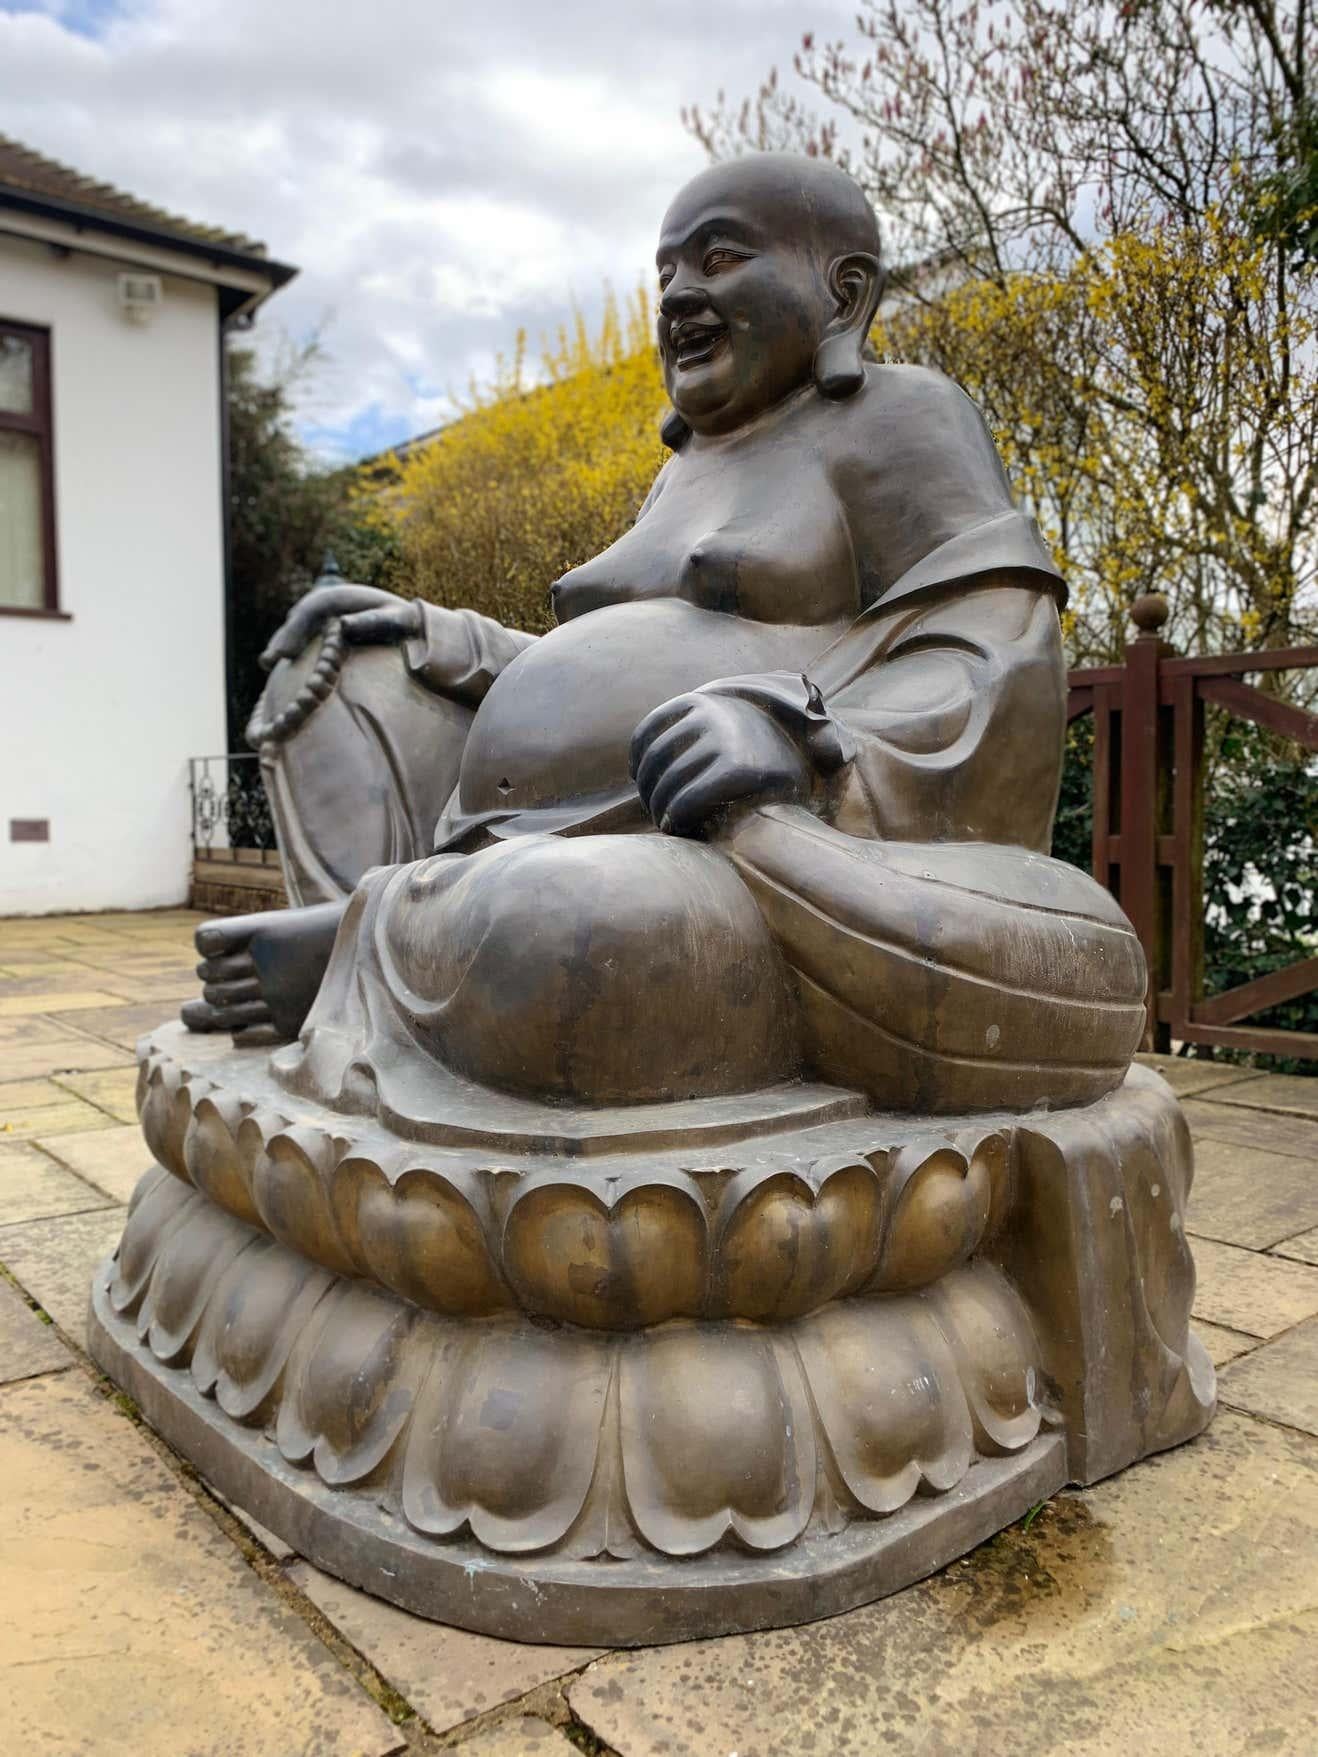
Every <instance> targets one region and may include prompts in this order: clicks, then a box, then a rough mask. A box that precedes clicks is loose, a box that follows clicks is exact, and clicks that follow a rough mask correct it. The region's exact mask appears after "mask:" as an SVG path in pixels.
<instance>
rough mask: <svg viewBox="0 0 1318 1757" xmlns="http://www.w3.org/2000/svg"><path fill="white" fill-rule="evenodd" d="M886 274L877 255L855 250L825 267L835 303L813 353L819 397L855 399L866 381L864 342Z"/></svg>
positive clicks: (867, 337) (872, 320)
mask: <svg viewBox="0 0 1318 1757" xmlns="http://www.w3.org/2000/svg"><path fill="white" fill-rule="evenodd" d="M885 278H886V277H885V275H884V273H883V270H882V268H881V267H880V266H879V259H878V257H877V256H871V255H869V254H868V253H867V252H866V251H862V250H854V251H852V252H851V253H850V254H849V255H847V256H836V257H834V258H833V261H832V262H831V263H830V264H829V267H828V285H829V289H830V291H831V292H832V294H833V297H834V298H835V299H836V300H837V303H838V313H837V316H836V317H834V318H832V319H831V320H830V322H829V325H828V327H827V329H826V330H825V331H824V339H823V340H822V341H821V342H820V344H819V346H818V348H816V350H815V364H814V375H815V384H816V385H817V386H818V389H819V394H820V395H821V396H825V397H849V396H854V395H855V393H856V392H857V391H858V390H859V389H860V387H861V385H862V384H864V382H865V360H864V349H865V343H866V341H867V340H868V339H869V333H870V328H871V326H872V325H873V322H874V314H875V312H876V311H877V310H878V308H879V299H880V297H881V296H882V293H883V283H884V280H885Z"/></svg>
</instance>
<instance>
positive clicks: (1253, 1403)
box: [1218, 1318, 1318, 1745]
mask: <svg viewBox="0 0 1318 1757" xmlns="http://www.w3.org/2000/svg"><path fill="white" fill-rule="evenodd" d="M1218 1395H1219V1397H1220V1398H1221V1400H1222V1402H1223V1403H1227V1404H1230V1405H1231V1407H1232V1408H1233V1409H1247V1410H1249V1411H1250V1412H1251V1413H1252V1414H1254V1415H1263V1416H1268V1417H1269V1418H1270V1419H1271V1420H1273V1421H1280V1422H1285V1423H1286V1425H1287V1426H1288V1427H1292V1428H1303V1429H1304V1431H1305V1432H1306V1433H1309V1434H1313V1435H1315V1437H1318V1318H1310V1319H1309V1320H1308V1322H1307V1323H1303V1324H1297V1325H1296V1326H1295V1328H1294V1329H1293V1330H1288V1331H1287V1332H1286V1333H1285V1335H1284V1336H1278V1337H1277V1339H1276V1341H1275V1342H1265V1343H1264V1344H1263V1346H1262V1347H1261V1348H1256V1349H1255V1350H1254V1351H1253V1352H1252V1353H1251V1354H1250V1355H1249V1356H1248V1357H1247V1358H1246V1359H1244V1360H1238V1361H1236V1362H1235V1363H1234V1365H1233V1366H1231V1367H1229V1368H1228V1370H1227V1371H1226V1372H1224V1373H1223V1374H1222V1376H1221V1378H1220V1379H1219V1380H1218ZM1315 1745H1318V1740H1315Z"/></svg>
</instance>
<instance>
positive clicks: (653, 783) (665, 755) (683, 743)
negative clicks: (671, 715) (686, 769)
mask: <svg viewBox="0 0 1318 1757" xmlns="http://www.w3.org/2000/svg"><path fill="white" fill-rule="evenodd" d="M700 732H701V728H700V724H699V722H698V721H695V720H693V719H692V718H691V717H690V716H689V715H685V714H684V715H683V716H682V718H681V719H679V720H678V721H677V722H676V723H675V724H674V725H671V726H669V727H667V728H666V730H664V731H663V732H660V733H659V735H658V736H657V737H656V738H654V739H653V740H651V742H650V744H649V747H648V748H647V749H646V752H645V754H644V756H642V758H641V760H640V762H639V763H638V764H637V765H636V768H635V771H634V774H635V780H636V791H637V792H638V793H639V794H640V796H641V798H642V799H645V800H648V799H649V797H650V795H651V793H652V792H653V791H654V789H655V788H656V787H657V786H658V784H659V781H660V778H661V777H662V775H663V773H664V771H665V770H666V769H667V768H668V766H669V764H670V763H674V762H676V761H677V759H678V757H680V756H681V755H682V754H683V753H684V752H685V751H688V750H691V749H692V748H693V747H694V746H695V744H696V743H697V742H698V741H699V738H700Z"/></svg>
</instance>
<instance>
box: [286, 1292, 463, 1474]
mask: <svg viewBox="0 0 1318 1757" xmlns="http://www.w3.org/2000/svg"><path fill="white" fill-rule="evenodd" d="M425 1324H426V1319H425V1318H424V1317H423V1315H422V1314H421V1313H420V1312H418V1311H417V1309H416V1307H415V1306H408V1305H404V1304H403V1303H402V1302H401V1301H400V1300H397V1299H395V1298H394V1297H393V1296H392V1294H387V1293H379V1292H377V1291H376V1290H375V1289H374V1288H371V1287H367V1286H365V1285H363V1284H362V1283H361V1282H351V1281H343V1282H340V1283H339V1284H338V1285H337V1286H336V1287H335V1288H333V1289H332V1291H331V1292H330V1293H328V1294H327V1295H326V1296H325V1298H324V1299H323V1300H322V1301H321V1302H320V1304H319V1305H318V1307H317V1308H316V1311H315V1312H314V1313H313V1315H312V1318H311V1321H310V1323H309V1324H308V1326H307V1328H306V1330H305V1331H304V1333H303V1337H302V1340H301V1342H300V1343H299V1345H298V1347H297V1349H296V1351H295V1354H294V1356H293V1358H292V1359H291V1360H290V1362H289V1365H288V1371H287V1382H286V1389H285V1392H284V1399H283V1402H282V1404H281V1406H280V1410H279V1420H278V1423H277V1424H276V1428H275V1440H276V1443H277V1445H278V1446H279V1449H280V1451H281V1452H282V1453H283V1454H284V1457H285V1458H287V1459H288V1460H289V1462H290V1463H291V1464H305V1463H306V1462H307V1460H308V1459H311V1460H312V1461H313V1462H314V1464H315V1467H316V1471H317V1474H318V1475H319V1476H320V1477H321V1479H322V1481H324V1482H327V1483H329V1484H330V1485H331V1487H342V1486H343V1485H345V1484H347V1483H355V1482H361V1481H363V1480H364V1479H365V1478H366V1477H368V1476H370V1475H372V1473H373V1472H375V1471H376V1470H378V1469H379V1467H380V1466H381V1465H382V1464H383V1463H384V1461H385V1459H386V1458H387V1457H388V1456H389V1453H390V1452H391V1451H392V1450H393V1447H394V1445H395V1443H396V1442H397V1440H398V1437H399V1435H400V1434H401V1433H402V1431H403V1429H404V1428H405V1427H406V1425H407V1422H408V1418H409V1417H410V1415H411V1413H412V1405H413V1403H414V1401H415V1399H416V1394H417V1391H418V1390H419V1389H420V1386H421V1383H422V1381H423V1379H424V1377H425V1371H426V1366H427V1363H428V1362H429V1359H430V1349H429V1347H428V1346H427V1339H426V1336H425V1334H424V1326H425Z"/></svg>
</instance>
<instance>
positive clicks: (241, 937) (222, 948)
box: [192, 915, 252, 958]
mask: <svg viewBox="0 0 1318 1757" xmlns="http://www.w3.org/2000/svg"><path fill="white" fill-rule="evenodd" d="M251 937H252V923H251V920H250V918H249V917H248V916H246V915H234V916H230V917H229V918H228V919H227V920H225V919H224V918H223V917H221V918H220V920H218V921H203V922H202V924H201V926H200V927H199V928H198V929H197V931H196V933H195V934H194V935H193V942H192V943H193V944H194V945H195V946H196V948H197V950H198V951H199V952H200V953H201V955H202V957H203V958H225V957H229V956H230V955H231V954H233V953H235V952H241V951H242V950H243V948H244V947H245V946H246V944H247V942H248V940H250V939H251Z"/></svg>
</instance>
